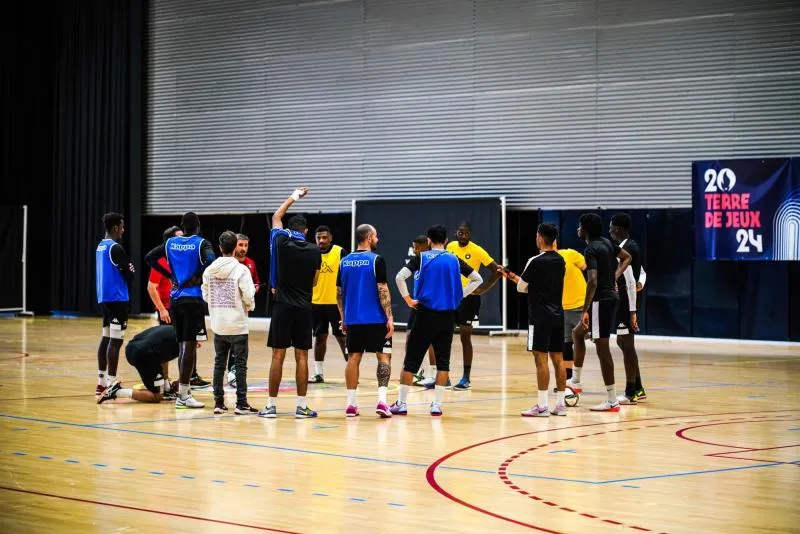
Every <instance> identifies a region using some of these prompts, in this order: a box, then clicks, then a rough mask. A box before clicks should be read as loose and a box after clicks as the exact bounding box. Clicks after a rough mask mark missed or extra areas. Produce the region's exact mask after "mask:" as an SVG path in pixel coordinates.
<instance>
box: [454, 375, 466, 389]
mask: <svg viewBox="0 0 800 534" xmlns="http://www.w3.org/2000/svg"><path fill="white" fill-rule="evenodd" d="M469 388H470V385H469V380H467V379H466V378H462V379H461V380H460V381H459V382H458V384H456V385H455V386H453V389H454V390H455V391H466V390H468V389H469Z"/></svg>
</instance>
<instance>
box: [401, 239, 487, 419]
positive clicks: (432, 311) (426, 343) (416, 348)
mask: <svg viewBox="0 0 800 534" xmlns="http://www.w3.org/2000/svg"><path fill="white" fill-rule="evenodd" d="M426 235H427V237H428V241H429V242H430V246H431V250H427V251H424V252H422V253H420V255H419V257H418V258H413V259H412V260H411V261H409V262H408V265H406V266H405V267H403V268H402V269H400V272H398V273H397V276H396V277H395V281H396V282H397V288H398V290H399V291H400V295H402V297H403V299H404V300H405V301H406V304H408V306H409V307H411V308H414V309H416V312H415V315H416V318H415V319H414V327H413V328H412V329H411V331H410V332H409V334H408V339H407V340H406V356H405V360H404V362H403V372H402V374H401V375H400V393H399V395H398V398H397V401H396V402H395V403H394V404H393V405H392V406H391V407H390V410H391V412H392V413H393V414H395V415H406V414H407V413H408V404H407V401H408V388H409V386H411V381H412V380H413V378H414V373H415V372H416V371H417V369H419V367H420V365H421V364H422V360H423V359H424V358H425V352H427V350H428V347H430V346H431V345H433V351H434V354H435V355H436V370H437V372H436V386H435V387H434V391H435V397H434V401H433V402H432V403H431V415H432V416H441V415H442V399H443V397H444V388H445V385H446V384H447V379H448V377H449V374H450V350H451V345H452V343H453V321H454V320H455V313H456V309H457V308H458V305H459V304H460V303H461V300H462V299H463V297H465V296H467V295H470V294H471V293H472V292H473V291H475V290H476V289H477V288H478V286H480V285H481V282H483V279H482V278H481V275H480V274H478V272H477V271H476V270H475V269H473V268H472V267H470V266H469V265H468V264H466V263H465V262H463V261H461V260H460V259H459V258H458V257H456V255H455V254H452V253H451V252H448V251H446V250H445V244H446V243H447V228H445V227H444V226H442V225H440V224H438V225H435V226H431V227H430V228H429V229H428V232H427V234H426ZM416 271H419V277H418V278H417V281H416V283H415V284H414V285H415V291H416V298H415V299H412V298H411V295H410V293H409V292H408V286H407V284H406V280H408V279H409V278H410V277H411V276H413V273H414V272H416ZM461 276H464V277H466V278H467V279H469V283H467V285H466V286H462V285H461Z"/></svg>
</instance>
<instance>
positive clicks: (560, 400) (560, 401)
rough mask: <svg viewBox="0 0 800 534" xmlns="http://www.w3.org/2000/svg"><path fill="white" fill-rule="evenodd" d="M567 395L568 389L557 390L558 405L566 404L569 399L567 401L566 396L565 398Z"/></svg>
mask: <svg viewBox="0 0 800 534" xmlns="http://www.w3.org/2000/svg"><path fill="white" fill-rule="evenodd" d="M566 396H567V392H566V390H565V391H557V392H556V398H557V400H556V406H558V405H559V404H561V405H564V406H566V404H567V401H566V398H565V397H566Z"/></svg>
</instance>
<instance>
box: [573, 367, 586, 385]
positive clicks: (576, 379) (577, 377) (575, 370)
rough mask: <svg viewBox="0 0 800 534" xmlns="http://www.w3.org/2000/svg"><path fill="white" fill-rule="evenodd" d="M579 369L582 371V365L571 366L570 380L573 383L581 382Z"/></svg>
mask: <svg viewBox="0 0 800 534" xmlns="http://www.w3.org/2000/svg"><path fill="white" fill-rule="evenodd" d="M581 371H583V367H573V368H572V382H573V383H575V384H580V382H581Z"/></svg>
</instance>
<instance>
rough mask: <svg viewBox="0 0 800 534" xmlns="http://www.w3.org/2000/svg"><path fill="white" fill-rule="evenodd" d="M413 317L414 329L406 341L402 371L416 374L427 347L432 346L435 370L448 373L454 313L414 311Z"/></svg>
mask: <svg viewBox="0 0 800 534" xmlns="http://www.w3.org/2000/svg"><path fill="white" fill-rule="evenodd" d="M415 315H416V317H415V319H414V328H412V329H411V331H410V332H409V333H408V338H407V339H406V357H405V360H404V361H403V369H405V370H406V371H408V372H409V373H416V372H417V371H418V370H419V366H420V365H422V361H423V360H424V359H425V355H426V354H427V353H428V347H430V346H431V345H433V351H434V354H435V355H436V369H438V370H439V371H449V370H450V347H451V345H452V343H453V321H454V320H455V312H441V311H429V310H416V313H415Z"/></svg>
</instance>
